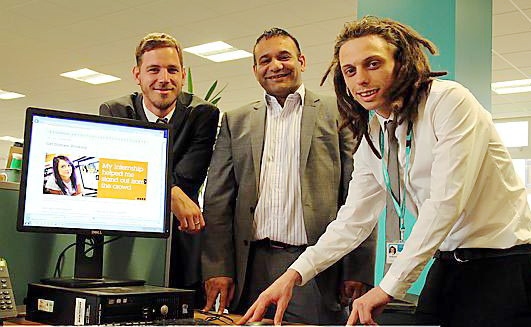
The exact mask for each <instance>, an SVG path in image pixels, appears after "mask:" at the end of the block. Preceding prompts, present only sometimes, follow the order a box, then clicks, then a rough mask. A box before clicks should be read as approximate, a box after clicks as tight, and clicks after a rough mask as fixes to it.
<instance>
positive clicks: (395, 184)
mask: <svg viewBox="0 0 531 327" xmlns="http://www.w3.org/2000/svg"><path fill="white" fill-rule="evenodd" d="M396 126H397V124H396V122H395V121H392V120H390V121H388V122H387V123H386V124H385V129H386V130H387V139H388V144H389V153H388V156H387V173H388V174H389V182H390V184H391V190H392V192H393V195H394V198H395V199H396V202H398V203H400V180H399V178H400V177H399V176H400V174H399V172H398V169H399V168H398V140H397V139H396V136H395V130H396ZM385 208H386V218H385V241H386V242H392V243H396V241H398V240H399V239H400V223H399V220H398V215H397V213H396V210H395V206H394V204H393V199H392V196H391V194H390V192H389V191H387V198H386V201H385ZM389 267H390V264H386V265H385V272H387V270H388V269H389Z"/></svg>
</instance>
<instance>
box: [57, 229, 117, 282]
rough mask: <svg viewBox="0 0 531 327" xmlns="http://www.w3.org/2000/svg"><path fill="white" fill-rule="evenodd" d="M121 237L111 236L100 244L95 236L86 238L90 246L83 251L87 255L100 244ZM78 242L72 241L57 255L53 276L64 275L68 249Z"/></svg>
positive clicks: (59, 276)
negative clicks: (63, 267)
mask: <svg viewBox="0 0 531 327" xmlns="http://www.w3.org/2000/svg"><path fill="white" fill-rule="evenodd" d="M120 238H122V237H121V236H116V237H114V238H111V239H109V240H107V241H103V242H100V243H98V244H95V243H94V239H93V238H86V239H85V245H86V246H89V248H87V249H86V250H85V251H84V252H83V255H87V253H89V252H90V251H92V250H94V249H95V248H96V247H98V246H103V245H105V244H108V243H111V242H114V241H117V240H119V239H120ZM76 244H77V243H71V244H69V245H68V246H66V247H65V249H64V250H63V251H61V253H60V254H59V256H58V257H57V262H56V263H55V270H54V272H53V277H54V278H61V275H62V270H63V269H62V266H63V264H64V260H65V254H66V251H68V249H70V248H72V247H73V246H75V245H76Z"/></svg>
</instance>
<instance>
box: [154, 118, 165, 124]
mask: <svg viewBox="0 0 531 327" xmlns="http://www.w3.org/2000/svg"><path fill="white" fill-rule="evenodd" d="M156 123H157V124H167V123H168V118H157V121H156Z"/></svg>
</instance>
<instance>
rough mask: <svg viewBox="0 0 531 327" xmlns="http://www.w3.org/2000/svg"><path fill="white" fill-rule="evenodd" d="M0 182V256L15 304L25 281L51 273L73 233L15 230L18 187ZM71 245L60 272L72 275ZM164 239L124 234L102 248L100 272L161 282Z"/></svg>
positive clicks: (47, 275) (150, 281)
mask: <svg viewBox="0 0 531 327" xmlns="http://www.w3.org/2000/svg"><path fill="white" fill-rule="evenodd" d="M5 185H6V184H5V183H1V182H0V208H1V210H0V224H1V225H0V257H3V258H5V259H6V260H7V263H8V267H9V272H10V276H11V279H12V283H13V285H14V293H15V299H16V302H17V304H23V299H24V297H25V296H26V291H27V283H28V282H36V281H39V280H40V279H41V278H45V277H52V275H53V272H54V269H55V263H56V261H57V257H58V256H59V254H60V253H61V251H62V250H63V249H64V248H65V247H66V246H67V245H69V244H71V243H73V242H75V236H74V235H56V234H40V233H21V232H17V230H16V217H17V210H18V209H17V208H18V194H19V192H18V190H16V189H7V188H5ZM74 252H75V250H74V248H72V249H70V250H68V252H67V254H66V260H65V264H64V269H63V276H72V274H73V270H74V269H73V262H74ZM165 257H166V240H164V239H148V238H129V237H124V238H122V239H120V240H118V241H116V242H113V243H111V244H108V245H106V246H105V249H104V267H103V269H104V271H103V273H104V275H105V276H109V277H113V278H136V279H145V280H146V281H147V282H148V284H151V285H157V286H164V276H165V274H164V272H165Z"/></svg>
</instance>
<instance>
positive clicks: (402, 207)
mask: <svg viewBox="0 0 531 327" xmlns="http://www.w3.org/2000/svg"><path fill="white" fill-rule="evenodd" d="M412 139H413V123H412V122H409V123H408V125H407V136H406V166H405V169H404V183H403V184H402V185H403V186H402V201H400V204H399V203H398V202H397V200H396V199H395V197H394V196H393V192H392V190H391V182H390V180H389V172H388V171H387V165H386V164H385V160H384V156H383V153H384V143H385V137H384V132H383V130H382V128H381V127H380V154H381V155H382V174H383V177H384V181H385V185H386V187H387V192H389V194H390V195H391V198H392V199H393V204H394V207H395V211H396V214H397V216H398V223H399V228H400V241H401V242H403V241H404V233H405V231H406V226H405V217H406V181H407V175H408V173H409V159H410V157H411V140H412Z"/></svg>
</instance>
